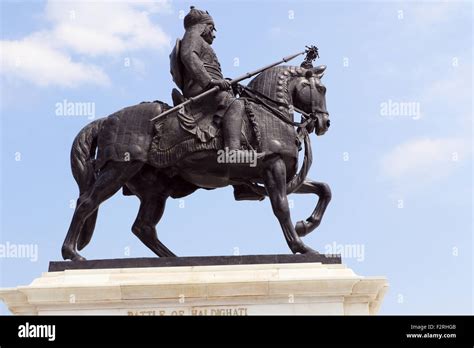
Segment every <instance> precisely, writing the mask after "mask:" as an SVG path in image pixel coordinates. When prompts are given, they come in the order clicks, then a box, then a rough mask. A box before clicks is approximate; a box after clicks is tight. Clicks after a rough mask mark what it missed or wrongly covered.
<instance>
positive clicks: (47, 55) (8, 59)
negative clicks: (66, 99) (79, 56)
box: [0, 39, 109, 87]
mask: <svg viewBox="0 0 474 348" xmlns="http://www.w3.org/2000/svg"><path fill="white" fill-rule="evenodd" d="M0 50H1V52H2V74H3V75H4V76H6V77H7V78H8V79H16V78H19V79H22V80H26V81H30V82H32V83H34V84H36V85H38V86H49V85H57V86H62V87H75V86H77V85H80V84H83V83H94V84H99V85H106V84H108V82H109V78H108V77H107V75H106V74H105V73H104V72H103V71H102V70H101V69H100V68H99V67H97V66H94V65H91V64H84V63H80V62H73V61H72V60H71V58H70V57H69V56H68V55H67V54H65V53H63V52H61V51H58V50H55V49H52V48H51V47H48V46H47V45H44V44H42V43H41V42H38V41H35V40H30V39H24V40H20V41H1V42H0Z"/></svg>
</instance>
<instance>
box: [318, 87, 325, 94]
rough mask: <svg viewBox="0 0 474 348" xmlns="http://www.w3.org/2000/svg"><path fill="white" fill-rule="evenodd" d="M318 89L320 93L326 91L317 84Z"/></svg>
mask: <svg viewBox="0 0 474 348" xmlns="http://www.w3.org/2000/svg"><path fill="white" fill-rule="evenodd" d="M318 91H319V92H320V93H324V92H325V91H326V88H324V87H323V86H318Z"/></svg>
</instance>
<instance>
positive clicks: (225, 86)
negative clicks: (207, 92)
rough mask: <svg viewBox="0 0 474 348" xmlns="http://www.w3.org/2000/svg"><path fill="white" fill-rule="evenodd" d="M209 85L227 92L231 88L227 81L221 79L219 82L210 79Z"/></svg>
mask: <svg viewBox="0 0 474 348" xmlns="http://www.w3.org/2000/svg"><path fill="white" fill-rule="evenodd" d="M210 85H211V87H215V86H217V87H219V89H220V90H222V91H225V90H228V89H230V87H231V84H230V82H229V81H227V80H224V79H221V80H214V79H212V80H211V83H210Z"/></svg>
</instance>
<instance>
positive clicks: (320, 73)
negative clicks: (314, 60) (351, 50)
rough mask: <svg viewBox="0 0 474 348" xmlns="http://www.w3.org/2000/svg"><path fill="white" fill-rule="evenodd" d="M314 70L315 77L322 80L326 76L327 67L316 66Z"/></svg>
mask: <svg viewBox="0 0 474 348" xmlns="http://www.w3.org/2000/svg"><path fill="white" fill-rule="evenodd" d="M312 70H313V73H314V74H315V75H317V76H318V77H319V78H321V77H323V75H324V70H326V65H318V66H315V67H314V68H313V69H312Z"/></svg>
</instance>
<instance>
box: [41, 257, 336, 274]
mask: <svg viewBox="0 0 474 348" xmlns="http://www.w3.org/2000/svg"><path fill="white" fill-rule="evenodd" d="M307 262H311V263H316V262H321V263H324V264H340V263H341V256H340V255H324V254H306V255H242V256H191V257H160V258H158V257H156V258H155V257H144V258H130V259H108V260H87V261H80V262H72V261H51V262H50V263H49V272H59V271H64V270H66V269H98V268H101V269H104V268H139V267H179V266H217V265H252V264H255V265H258V264H271V263H307Z"/></svg>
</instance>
